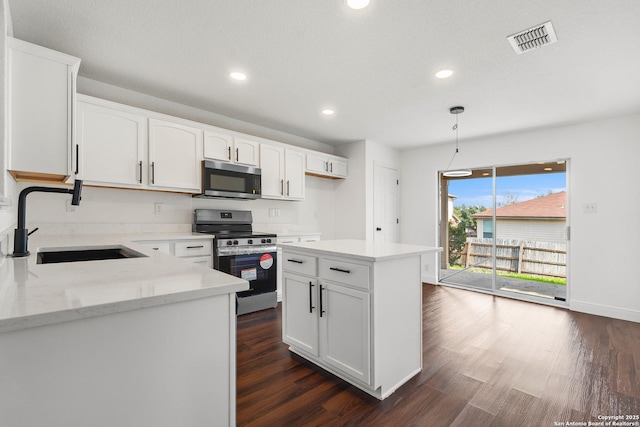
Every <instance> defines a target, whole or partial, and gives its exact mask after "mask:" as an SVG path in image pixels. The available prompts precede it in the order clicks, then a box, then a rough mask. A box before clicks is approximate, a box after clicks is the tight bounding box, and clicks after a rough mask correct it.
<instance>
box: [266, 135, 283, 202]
mask: <svg viewBox="0 0 640 427" xmlns="http://www.w3.org/2000/svg"><path fill="white" fill-rule="evenodd" d="M260 169H261V170H262V197H263V198H267V199H281V198H283V196H284V149H283V148H280V147H276V146H272V145H266V144H261V145H260Z"/></svg>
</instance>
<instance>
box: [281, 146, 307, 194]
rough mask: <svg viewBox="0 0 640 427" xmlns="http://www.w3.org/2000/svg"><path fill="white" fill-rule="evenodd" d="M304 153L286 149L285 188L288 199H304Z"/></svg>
mask: <svg viewBox="0 0 640 427" xmlns="http://www.w3.org/2000/svg"><path fill="white" fill-rule="evenodd" d="M304 156H305V155H304V153H302V152H300V151H295V150H288V149H285V150H284V168H285V174H284V175H285V188H284V194H285V197H286V198H287V199H294V200H304V183H305V182H304Z"/></svg>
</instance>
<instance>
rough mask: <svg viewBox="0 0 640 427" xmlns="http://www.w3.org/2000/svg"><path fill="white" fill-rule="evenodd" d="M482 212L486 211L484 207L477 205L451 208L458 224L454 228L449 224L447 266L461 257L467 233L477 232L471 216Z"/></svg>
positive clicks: (474, 221) (474, 220)
mask: <svg viewBox="0 0 640 427" xmlns="http://www.w3.org/2000/svg"><path fill="white" fill-rule="evenodd" d="M484 210H486V208H485V207H484V206H478V205H474V206H467V205H460V206H455V207H454V208H453V214H454V215H455V216H456V218H457V219H458V224H457V225H455V226H454V225H453V224H452V223H451V222H449V265H454V264H455V263H456V262H458V261H459V260H460V258H461V257H462V250H463V249H464V244H465V242H466V241H467V232H471V231H472V230H473V231H475V230H477V223H476V219H475V218H473V216H472V215H473V214H475V213H478V212H482V211H484Z"/></svg>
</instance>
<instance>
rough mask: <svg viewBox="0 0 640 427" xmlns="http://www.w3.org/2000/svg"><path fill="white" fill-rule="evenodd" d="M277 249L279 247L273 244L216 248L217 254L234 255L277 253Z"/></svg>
mask: <svg viewBox="0 0 640 427" xmlns="http://www.w3.org/2000/svg"><path fill="white" fill-rule="evenodd" d="M276 251H277V247H276V246H275V245H273V246H256V247H253V246H250V247H238V246H235V247H233V246H232V247H226V246H224V247H220V248H217V249H216V254H217V255H218V256H233V255H254V254H262V253H275V252H276Z"/></svg>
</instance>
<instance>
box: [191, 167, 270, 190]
mask: <svg viewBox="0 0 640 427" xmlns="http://www.w3.org/2000/svg"><path fill="white" fill-rule="evenodd" d="M261 184H262V182H261V170H260V168H256V167H252V166H245V165H237V164H233V163H226V162H221V161H218V160H204V161H203V162H202V194H200V195H199V196H198V197H221V198H226V199H259V198H260V197H261V193H262V190H261Z"/></svg>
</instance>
